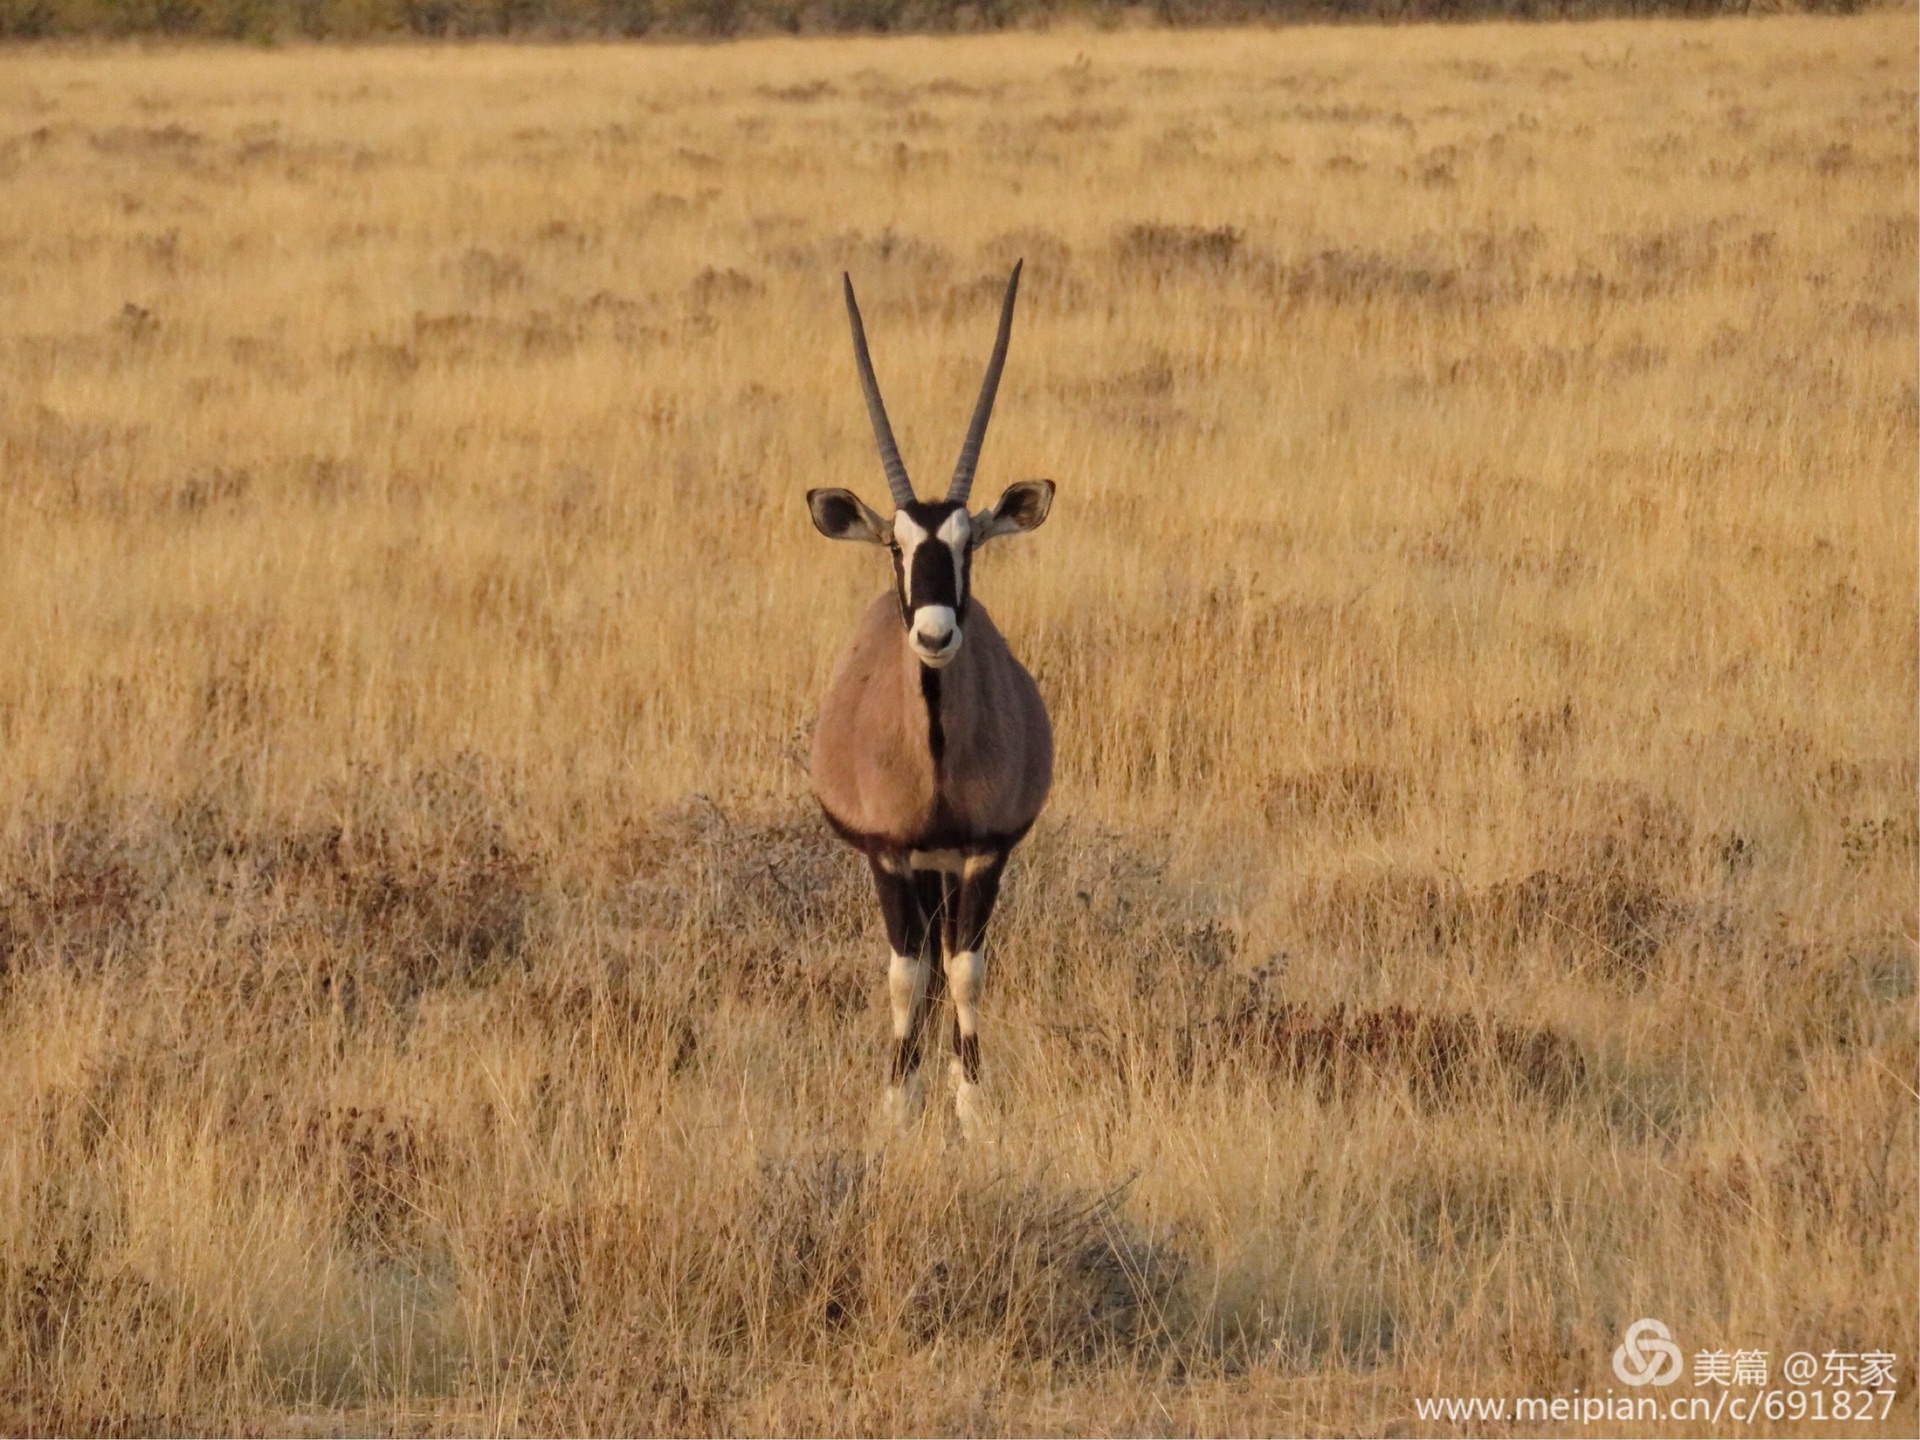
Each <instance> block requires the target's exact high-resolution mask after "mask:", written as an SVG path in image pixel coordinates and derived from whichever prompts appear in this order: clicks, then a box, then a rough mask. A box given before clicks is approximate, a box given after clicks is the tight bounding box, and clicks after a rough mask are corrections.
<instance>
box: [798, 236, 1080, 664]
mask: <svg viewBox="0 0 1920 1440" xmlns="http://www.w3.org/2000/svg"><path fill="white" fill-rule="evenodd" d="M841 278H842V280H843V281H844V282H845V285H846V292H847V318H848V319H849V320H850V321H851V322H852V324H853V358H854V361H855V363H856V364H857V365H858V366H859V370H860V388H861V390H862V391H863V392H864V393H865V395H866V397H867V416H868V418H869V419H871V420H872V421H873V438H874V440H875V442H876V443H877V444H878V445H879V447H880V463H881V465H882V466H883V467H884V468H885V470H886V472H887V490H888V491H889V492H890V493H891V494H892V496H893V504H894V513H893V518H892V519H890V520H889V519H884V518H882V517H881V516H880V515H879V514H878V513H877V512H876V511H874V510H873V508H872V507H871V506H869V505H868V504H867V503H866V502H865V501H863V500H861V498H860V497H859V496H858V495H855V494H854V493H853V492H852V491H851V490H846V489H842V488H840V487H839V486H831V487H827V488H824V489H819V490H809V491H808V492H807V508H808V509H809V510H810V511H812V513H813V523H814V525H815V527H817V528H818V529H819V531H820V533H821V534H822V535H825V536H826V537H827V538H828V539H829V540H856V541H859V542H861V543H863V544H868V545H882V546H885V547H886V548H887V550H888V551H890V552H891V553H892V555H893V582H894V593H895V595H896V596H897V598H898V599H899V602H900V623H901V625H902V626H904V627H905V629H906V634H907V644H908V645H910V646H911V647H912V648H913V653H914V654H915V655H916V656H918V657H919V660H920V663H921V664H923V665H925V666H927V667H928V668H930V669H934V670H939V669H943V668H944V667H945V666H946V665H947V664H949V663H950V662H951V661H952V660H953V657H954V656H955V655H957V654H959V653H960V644H961V641H962V640H963V639H964V638H965V634H966V623H967V601H968V599H969V596H970V593H971V589H972V586H971V571H972V559H973V552H974V551H975V550H977V549H979V548H980V547H981V546H982V545H984V544H986V543H987V542H988V541H989V540H994V539H998V538H999V537H1000V536H1002V535H1013V534H1016V533H1019V532H1021V531H1025V530H1033V529H1036V528H1038V526H1039V525H1040V522H1041V521H1043V520H1045V519H1046V518H1047V510H1048V507H1049V506H1051V505H1052V504H1053V482H1052V481H1051V480H1023V481H1021V482H1020V483H1018V484H1015V485H1009V486H1008V487H1007V489H1006V491H1005V493H1004V494H1002V495H1001V496H1000V498H999V499H998V500H997V501H995V502H994V504H993V507H992V508H991V509H988V510H981V511H977V512H974V513H971V514H970V513H969V512H968V510H967V496H968V494H969V492H971V490H972V489H973V472H974V468H975V467H976V466H977V465H978V464H979V461H980V445H981V442H983V441H984V440H985V439H986V438H987V421H988V420H990V419H991V418H992V417H993V397H994V393H995V392H996V391H997V390H998V389H999V388H1000V370H1001V367H1002V366H1004V365H1005V364H1006V360H1007V339H1008V337H1009V336H1010V335H1011V334H1012V332H1013V300H1014V295H1015V294H1016V293H1017V292H1018V291H1019V289H1020V266H1019V265H1018V264H1016V265H1015V266H1014V267H1013V275H1012V277H1011V278H1010V279H1009V280H1008V281H1007V297H1006V299H1005V301H1004V302H1002V304H1001V306H1000V333H999V334H998V336H996V337H995V339H994V342H993V357H992V358H991V359H990V360H988V361H987V377H986V379H985V380H984V381H983V382H981V386H980V398H979V400H978V401H977V402H976V403H975V405H974V407H973V423H972V424H970V425H969V426H968V427H967V438H966V440H965V441H964V442H962V444H961V446H960V460H959V463H957V464H956V465H955V466H954V469H953V479H952V481H951V482H950V483H949V484H948V485H947V496H946V499H944V500H921V499H918V498H916V497H915V495H914V493H913V482H912V481H911V480H909V479H908V478H907V467H906V465H905V464H904V463H903V462H902V461H901V459H900V447H899V446H898V445H896V444H895V443H894V439H893V426H892V425H891V424H889V423H888V421H887V407H886V402H885V401H883V400H882V399H881V398H880V382H879V381H878V380H876V379H875V378H874V375H873V357H872V356H871V355H869V354H868V353H867V332H866V328H865V327H864V326H863V325H862V324H861V323H860V306H859V304H858V303H857V302H856V301H855V300H854V298H853V280H852V279H851V278H850V277H847V276H842V277H841Z"/></svg>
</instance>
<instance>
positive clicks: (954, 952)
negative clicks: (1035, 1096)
mask: <svg viewBox="0 0 1920 1440" xmlns="http://www.w3.org/2000/svg"><path fill="white" fill-rule="evenodd" d="M979 862H983V863H979ZM979 862H977V861H976V857H973V856H969V857H968V868H967V870H966V872H965V873H963V874H962V875H961V876H960V877H959V878H958V879H957V880H956V881H955V882H954V890H955V891H956V892H957V893H956V894H955V896H954V901H953V907H952V913H951V916H950V918H949V926H948V932H947V955H948V957H949V958H950V959H951V958H952V957H955V956H958V955H962V954H971V955H972V956H973V960H972V962H971V969H972V973H973V976H974V977H975V980H974V988H976V989H977V984H978V977H979V975H980V974H981V973H982V970H981V966H982V962H983V960H984V958H985V957H984V955H983V954H982V952H983V951H984V950H985V948H986V943H987V922H988V921H989V920H991V919H992V918H993V907H994V903H995V902H996V901H997V900H999V898H1000V875H1001V872H1002V871H1003V870H1005V869H1006V865H1007V852H1006V851H1004V850H1001V851H998V852H996V853H994V854H992V855H991V856H987V857H979ZM958 994H959V992H956V995H958ZM966 998H967V1000H968V1003H969V1004H970V1005H972V1006H976V1007H977V1005H978V1003H979V996H978V995H977V994H972V995H968V996H967V997H966ZM961 1009H962V1007H961V1006H959V1005H956V1006H955V1007H954V1012H953V1054H954V1058H955V1059H956V1060H957V1061H958V1062H959V1065H960V1075H961V1078H962V1079H964V1080H965V1081H966V1082H967V1083H968V1084H969V1085H978V1084H979V1083H980V1037H979V1035H978V1034H975V1033H968V1032H967V1031H966V1030H963V1029H962V1028H961V1025H960V1012H961ZM975 1020H976V1016H975V1014H974V1013H972V1012H971V1011H970V1012H969V1014H968V1017H967V1023H968V1025H969V1026H972V1025H973V1024H974V1023H975Z"/></svg>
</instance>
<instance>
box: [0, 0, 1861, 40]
mask: <svg viewBox="0 0 1920 1440" xmlns="http://www.w3.org/2000/svg"><path fill="white" fill-rule="evenodd" d="M1870 3H1871V0H1150V3H1148V4H1145V5H1127V4H1120V3H1114V0H0V39H14V40H22V39H27V40H30V39H41V38H48V37H57V36H109V37H110V36H127V35H168V36H182V37H199V38H210V39H221V38H224V39H229V40H254V41H271V40H276V39H294V38H307V39H315V40H325V39H347V40H353V39H366V38H371V37H379V36H406V35H418V36H432V37H442V36H454V37H471V36H486V35H492V36H499V35H519V36H525V37H528V38H536V39H537V38H550V39H569V38H587V37H607V38H613V37H631V36H644V35H658V36H693V37H707V38H716V37H725V36H733V35H766V34H796V35H805V34H832V33H845V34H861V33H864V34H893V33H921V34H925V33H936V34H937V33H947V32H958V31H970V30H998V29H1007V28H1011V27H1013V26H1017V25H1022V24H1030V23H1034V22H1040V21H1045V20H1047V19H1049V18H1052V17H1055V16H1060V15H1068V14H1073V15H1082V16H1086V17H1089V18H1091V19H1092V20H1094V21H1095V22H1096V23H1101V24H1113V25H1115V26H1118V25H1120V24H1123V23H1130V22H1132V21H1134V20H1136V19H1144V18H1147V17H1151V18H1152V19H1153V20H1154V21H1157V22H1158V23H1160V24H1163V25H1174V26H1192V25H1218V24H1233V23H1249V22H1251V23H1263V22H1264V23H1271V24H1294V23H1303V22H1309V21H1321V22H1325V21H1355V22H1377V23H1393V22H1397V21H1410V20H1476V19H1500V20H1556V19H1598V18H1601V17H1607V16H1635V15H1691V16H1706V15H1744V14H1751V13H1758V12H1768V11H1780V10H1805V11H1817V12H1824V13H1838V14H1852V13H1854V12H1856V11H1859V10H1863V9H1866V8H1869V5H1870Z"/></svg>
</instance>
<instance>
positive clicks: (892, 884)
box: [867, 855, 926, 955]
mask: <svg viewBox="0 0 1920 1440" xmlns="http://www.w3.org/2000/svg"><path fill="white" fill-rule="evenodd" d="M867 864H868V865H869V866H870V867H871V868H872V870H873V889H874V893H875V894H876V895H878V896H879V897H880V918H881V919H882V920H884V921H885V922H886V926H887V943H888V944H889V945H891V946H892V947H893V953H894V954H896V955H917V954H919V953H920V951H921V950H922V949H923V948H924V946H925V944H926V922H925V921H924V920H922V919H921V918H920V914H921V912H920V905H919V901H918V900H917V899H916V898H915V896H914V893H913V882H912V881H911V880H910V879H909V878H908V877H907V876H906V875H904V874H899V873H896V872H895V871H892V870H889V869H888V868H887V866H886V864H885V863H883V862H882V860H881V857H880V856H878V855H869V856H868V857H867Z"/></svg>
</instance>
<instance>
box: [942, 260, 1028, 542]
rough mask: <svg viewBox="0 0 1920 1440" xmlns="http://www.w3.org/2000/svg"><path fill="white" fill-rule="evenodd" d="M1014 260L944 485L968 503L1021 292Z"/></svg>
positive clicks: (958, 500) (955, 498)
mask: <svg viewBox="0 0 1920 1440" xmlns="http://www.w3.org/2000/svg"><path fill="white" fill-rule="evenodd" d="M1026 263H1027V262H1026V261H1024V260H1016V261H1014V262H1013V274H1012V276H1011V277H1010V278H1009V279H1008V280H1007V298H1006V299H1005V300H1003V301H1001V303H1000V333H999V334H998V335H996V336H995V337H994V341H993V358H992V359H990V360H988V361H987V378H986V379H985V380H983V381H981V382H980V398H979V400H977V401H976V402H975V403H974V407H973V423H972V424H971V425H969V426H967V438H966V440H965V441H963V442H962V443H961V446H960V462H959V463H958V464H957V465H955V466H954V467H953V483H952V484H951V485H949V486H947V499H949V500H951V501H953V502H955V503H956V504H960V505H964V504H966V503H967V493H968V492H969V491H970V490H972V489H973V472H974V468H975V467H976V466H977V465H979V463H980V445H981V442H982V441H984V440H985V439H986V438H987V421H989V420H991V419H992V418H993V397H994V394H995V392H996V391H998V390H999V388H1000V369H1001V367H1002V366H1004V365H1005V364H1006V363H1007V339H1008V337H1010V336H1011V335H1012V334H1013V297H1014V296H1015V295H1017V294H1018V293H1019V291H1020V267H1021V266H1022V265H1024V264H1026Z"/></svg>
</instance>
